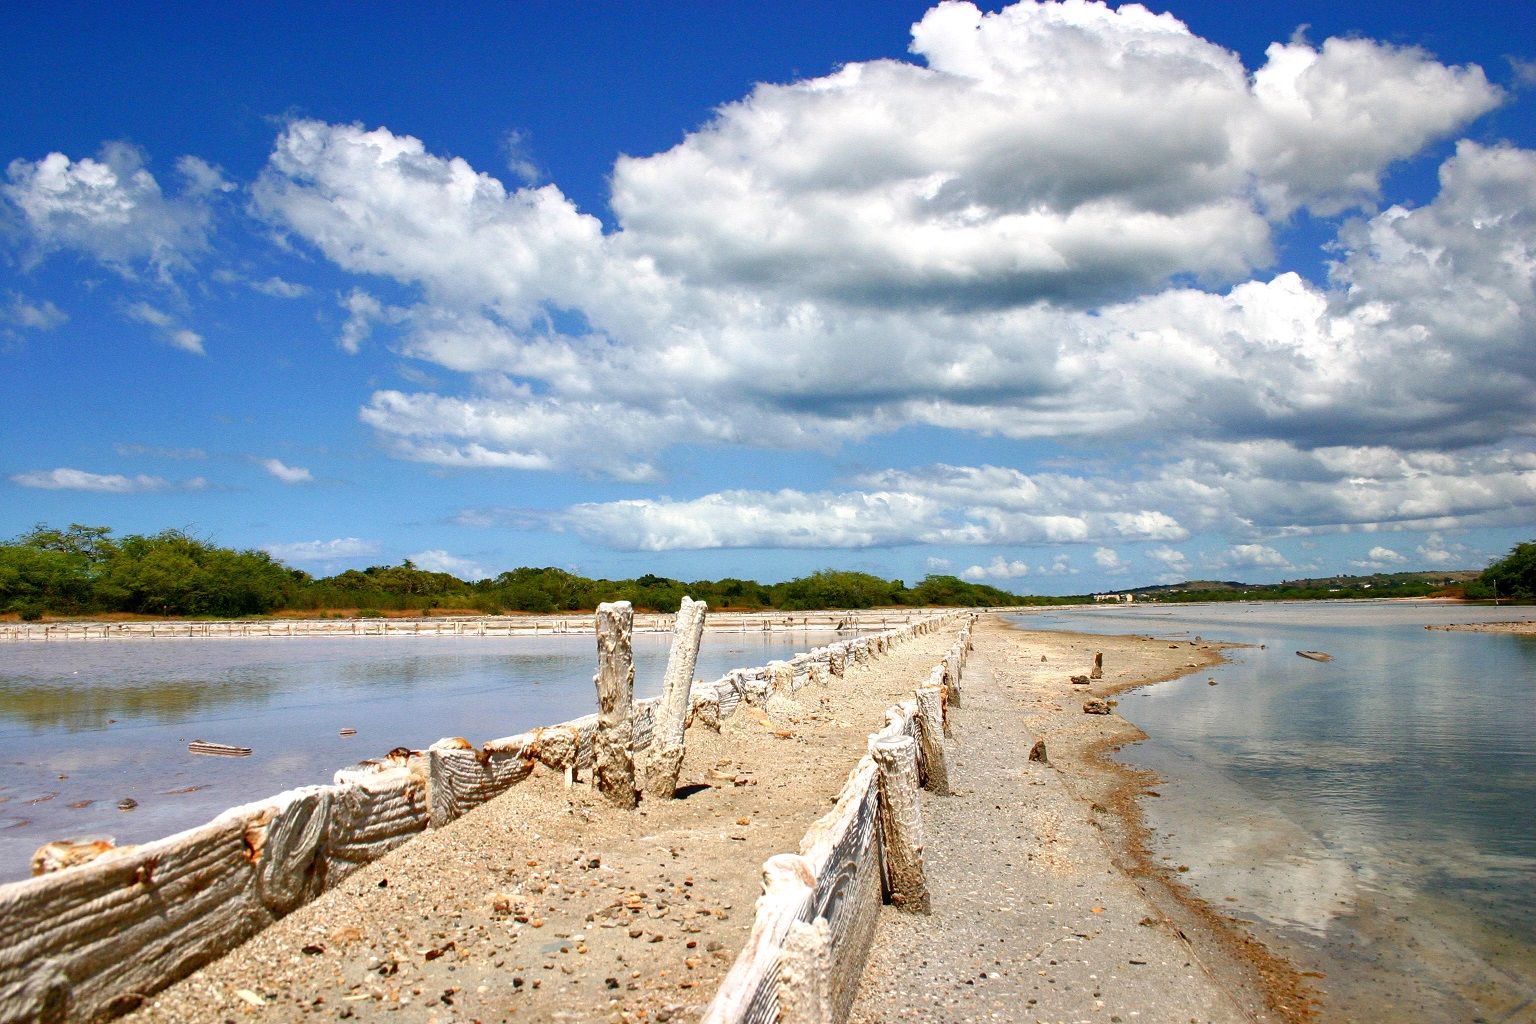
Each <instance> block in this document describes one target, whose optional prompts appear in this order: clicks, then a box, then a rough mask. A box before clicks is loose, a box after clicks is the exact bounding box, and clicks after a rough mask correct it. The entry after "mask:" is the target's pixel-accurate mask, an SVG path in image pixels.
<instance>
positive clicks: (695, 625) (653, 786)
mask: <svg viewBox="0 0 1536 1024" xmlns="http://www.w3.org/2000/svg"><path fill="white" fill-rule="evenodd" d="M708 607H709V606H708V605H706V604H705V603H704V602H703V601H694V600H691V599H690V598H687V597H685V598H683V606H682V607H681V608H680V609H678V612H677V620H676V622H675V623H674V625H673V629H672V653H671V654H670V655H668V656H667V673H666V676H665V677H664V679H665V681H664V683H663V685H662V694H661V705H660V706H659V707H658V708H657V709H656V731H655V734H654V737H653V738H652V740H651V756H650V758H649V761H650V764H649V766H648V770H647V772H646V789H647V791H649V792H650V794H651V795H652V796H656V797H660V798H661V799H663V800H670V799H672V794H673V793H675V792H676V791H677V776H678V773H679V772H680V771H682V768H683V741H684V735H685V732H686V729H687V725H688V707H689V703H690V697H691V696H692V694H693V670H694V667H695V666H696V665H697V664H698V661H699V645H700V644H701V643H702V642H703V640H704V613H705V612H706V611H707V610H708Z"/></svg>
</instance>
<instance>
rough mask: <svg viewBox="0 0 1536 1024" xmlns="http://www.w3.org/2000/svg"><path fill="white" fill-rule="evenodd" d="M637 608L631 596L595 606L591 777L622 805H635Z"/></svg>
mask: <svg viewBox="0 0 1536 1024" xmlns="http://www.w3.org/2000/svg"><path fill="white" fill-rule="evenodd" d="M634 625H635V610H634V608H633V606H631V605H630V603H629V602H628V601H613V602H611V603H609V602H605V603H603V604H600V605H598V606H597V675H595V676H593V677H592V682H594V683H595V684H597V734H596V736H595V737H594V738H593V741H592V752H593V755H594V757H593V760H594V761H595V764H594V766H593V769H592V777H593V780H594V781H595V782H596V783H597V788H598V789H599V790H600V791H601V792H602V794H603V795H604V796H606V797H607V798H608V799H609V800H611V801H613V802H614V803H616V804H618V805H619V806H620V807H633V806H635V795H636V794H635V753H634V723H633V722H632V721H630V705H631V703H632V702H633V700H634V696H635V655H634V649H633V647H632V646H631V639H632V634H633V632H634Z"/></svg>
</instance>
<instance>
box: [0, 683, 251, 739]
mask: <svg viewBox="0 0 1536 1024" xmlns="http://www.w3.org/2000/svg"><path fill="white" fill-rule="evenodd" d="M277 689H278V688H277V687H276V686H274V685H273V684H272V683H271V682H270V681H267V680H263V679H259V678H254V677H245V678H238V679H228V680H222V681H219V682H206V681H201V680H176V681H173V682H156V683H150V684H147V685H142V684H141V685H134V686H112V685H102V684H95V685H90V686H79V685H74V686H72V685H68V684H60V683H28V684H24V685H17V684H15V683H9V684H0V721H9V722H24V723H26V725H27V727H28V728H29V729H31V730H32V731H33V732H43V731H45V730H50V729H64V730H67V731H69V732H81V731H83V730H87V729H103V728H106V726H107V725H108V724H109V720H116V721H118V722H132V721H140V720H146V719H147V720H151V721H154V722H157V723H159V724H161V725H169V724H172V723H175V722H183V721H187V720H188V719H192V718H196V717H198V716H200V715H203V714H206V713H207V712H209V711H211V710H213V709H215V708H223V707H231V706H236V705H241V704H246V705H249V704H261V703H264V702H266V701H267V700H269V699H270V698H271V697H272V695H273V694H274V693H275V692H276V691H277Z"/></svg>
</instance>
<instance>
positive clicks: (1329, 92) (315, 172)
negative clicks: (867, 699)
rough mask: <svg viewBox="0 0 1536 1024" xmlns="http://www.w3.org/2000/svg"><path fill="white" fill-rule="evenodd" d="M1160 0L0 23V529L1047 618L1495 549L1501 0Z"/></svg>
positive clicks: (1530, 390) (546, 8)
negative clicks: (119, 534)
mask: <svg viewBox="0 0 1536 1024" xmlns="http://www.w3.org/2000/svg"><path fill="white" fill-rule="evenodd" d="M1164 10H1165V8H1163V7H1162V6H1157V5H1154V6H1153V8H1152V10H1151V11H1150V12H1148V11H1146V10H1144V9H1140V8H1132V7H1130V6H1126V7H1124V8H1120V9H1116V8H1114V7H1103V6H1098V5H1087V4H1081V3H1070V2H1069V3H1066V4H1035V3H1030V2H1026V3H1021V4H1017V5H1014V6H1011V7H1004V6H1001V5H992V6H983V7H981V8H980V9H977V8H975V7H972V6H971V5H968V4H945V5H941V6H939V7H932V6H931V5H926V4H904V3H888V4H853V3H843V4H838V3H823V4H818V5H798V4H773V3H759V4H752V5H740V6H739V7H734V8H733V7H730V6H724V7H722V6H721V5H708V6H706V5H703V4H651V5H633V4H623V5H621V4H587V5H581V6H580V7H576V6H574V5H571V6H566V5H555V4H526V5H494V6H493V5H483V6H475V5H465V6H463V7H460V8H457V9H456V10H454V11H452V12H437V11H434V10H432V9H430V8H426V9H421V10H417V11H412V12H401V11H398V10H393V9H392V10H388V11H385V10H384V9H383V8H379V9H377V10H376V11H375V12H374V13H372V14H369V13H368V12H366V11H365V12H363V13H361V14H360V13H359V10H358V8H356V7H352V6H348V7H342V6H340V5H314V4H308V5H303V6H302V7H299V6H297V5H270V6H268V7H267V8H265V9H264V10H263V12H262V13H261V14H259V15H244V14H242V15H240V16H233V15H225V14H219V15H213V14H210V13H209V11H208V10H207V9H206V8H204V7H192V6H187V7H183V8H177V7H174V6H171V5H157V6H156V7H155V8H154V9H153V11H152V12H151V11H148V10H146V11H143V12H137V11H125V10H123V9H121V8H120V7H119V6H111V7H109V6H106V5H51V6H48V7H37V6H36V5H31V6H24V5H13V6H12V7H11V8H8V9H7V10H5V11H4V12H0V55H3V58H4V61H5V66H6V67H7V68H8V70H9V75H8V98H9V102H8V103H6V104H5V105H4V106H3V107H0V155H3V157H4V159H5V161H6V162H8V163H9V167H8V169H7V171H6V175H5V178H4V181H3V182H0V425H3V429H4V431H5V436H6V437H7V438H8V439H9V442H10V443H9V444H7V445H6V446H5V454H4V455H3V457H0V477H3V480H0V496H3V502H0V533H3V534H15V533H18V532H21V531H23V530H25V529H27V528H28V527H30V526H31V525H32V524H33V523H36V522H39V521H48V522H52V523H58V524H62V523H65V522H69V521H77V522H86V523H92V524H104V525H111V526H114V527H115V528H117V529H118V530H120V531H146V530H158V529H161V528H164V527H166V526H182V527H190V528H192V529H195V530H197V531H198V532H200V533H203V534H205V535H208V536H211V537H213V538H215V539H217V540H218V541H219V542H221V543H225V544H230V545H235V546H240V547H247V546H249V547H266V548H269V549H271V550H273V551H275V552H276V553H278V554H280V555H281V556H282V557H284V558H285V559H287V560H289V561H290V562H292V563H293V564H295V565H300V566H302V567H304V568H306V569H308V570H310V571H312V572H316V573H322V572H331V571H336V570H338V569H340V568H345V567H348V566H362V565H368V564H378V563H385V562H397V561H398V560H399V559H401V558H404V557H408V556H409V557H415V558H416V559H417V561H418V562H420V563H421V564H426V565H431V566H433V567H441V568H445V569H447V570H449V571H456V572H459V573H460V574H461V575H462V574H470V575H473V574H478V573H493V572H497V571H500V570H503V569H507V568H511V567H514V566H517V565H527V564H535V565H544V564H555V565H563V566H567V567H570V568H573V569H577V570H579V571H582V572H585V573H589V574H594V575H607V576H627V575H636V574H639V573H642V572H647V571H650V572H659V573H663V574H666V575H672V576H678V577H682V578H698V577H703V576H708V577H719V576H724V575H738V576H753V577H757V578H760V579H764V580H774V579H781V578H786V577H788V576H793V575H798V574H801V573H803V572H806V571H809V570H812V569H815V568H819V567H821V566H826V565H832V566H838V567H849V568H859V569H864V570H868V571H873V572H878V573H881V574H883V575H886V576H900V577H902V578H905V579H907V580H909V581H910V580H913V579H916V578H918V577H921V576H922V575H924V574H925V573H928V572H934V571H942V572H952V573H956V574H963V575H966V576H967V577H968V578H972V579H978V580H982V581H985V582H990V583H995V584H997V585H1000V586H1004V587H1007V588H1009V589H1013V590H1017V591H1020V592H1037V593H1064V592H1082V591H1085V590H1091V589H1099V588H1109V587H1121V586H1127V585H1134V584H1140V583H1146V582H1151V581H1155V580H1172V579H1175V578H1182V577H1186V576H1192V577H1218V578H1241V579H1249V580H1264V579H1280V578H1285V577H1292V576H1297V575H1315V574H1320V573H1333V572H1358V571H1366V570H1369V569H1420V568H1422V569H1433V568H1461V567H1476V566H1479V565H1481V564H1483V563H1484V562H1486V560H1487V559H1488V558H1489V557H1490V556H1491V555H1494V554H1497V553H1501V552H1502V551H1503V550H1505V549H1507V548H1508V547H1509V546H1510V545H1511V544H1512V543H1514V542H1515V541H1517V540H1524V539H1528V538H1529V536H1530V533H1531V527H1532V518H1533V516H1532V510H1533V508H1536V446H1533V444H1532V441H1531V433H1532V417H1533V413H1536V408H1533V407H1536V387H1533V384H1536V381H1533V380H1532V377H1533V375H1536V358H1533V357H1532V356H1531V353H1532V352H1536V347H1533V344H1532V343H1533V341H1536V330H1533V315H1536V308H1533V305H1536V299H1533V295H1536V286H1533V273H1536V270H1533V267H1536V154H1533V153H1532V151H1531V150H1532V148H1533V147H1536V131H1533V119H1532V115H1531V102H1532V101H1531V89H1532V88H1533V87H1536V63H1533V62H1536V47H1533V44H1532V43H1531V42H1530V41H1531V40H1533V39H1536V12H1533V10H1532V8H1531V7H1530V5H1528V4H1524V3H1514V2H1510V3H1490V4H1484V5H1478V6H1475V7H1470V8H1468V7H1465V6H1457V7H1454V8H1453V7H1452V6H1451V5H1450V4H1444V3H1422V4H1416V5H1406V6H1404V5H1386V4H1348V3H1329V4H1320V3H1318V4H1309V3H1285V4H1265V3H1257V4H1248V5H1231V4H1217V3H1187V4H1178V5H1175V6H1173V7H1172V8H1169V9H1168V10H1170V11H1171V15H1172V17H1171V18H1169V17H1158V16H1157V15H1161V14H1162V13H1163V12H1164ZM1175 19H1176V20H1175ZM1272 46H1273V48H1272ZM760 83H761V84H760Z"/></svg>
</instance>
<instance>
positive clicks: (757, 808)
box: [128, 629, 955, 1024]
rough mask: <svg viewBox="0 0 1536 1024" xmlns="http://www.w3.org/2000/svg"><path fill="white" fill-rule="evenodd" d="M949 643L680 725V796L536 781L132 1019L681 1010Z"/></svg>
mask: <svg viewBox="0 0 1536 1024" xmlns="http://www.w3.org/2000/svg"><path fill="white" fill-rule="evenodd" d="M954 635H955V631H954V630H953V629H950V630H944V631H940V632H938V633H935V634H931V635H928V636H921V637H917V638H916V639H914V640H912V641H910V642H907V643H903V644H900V645H898V646H897V647H895V649H894V650H893V651H892V652H891V653H889V654H888V655H887V656H885V657H884V658H881V659H880V660H878V661H876V662H874V663H873V664H872V665H871V666H869V667H866V668H853V667H850V669H849V672H848V675H847V676H846V677H845V678H844V679H842V680H836V679H834V680H833V681H832V683H831V685H829V686H828V687H826V688H825V689H820V690H818V689H815V688H807V689H803V690H801V691H799V693H798V694H797V695H796V696H797V700H798V702H799V703H800V704H801V705H802V706H803V707H804V709H805V710H804V712H803V713H797V714H796V715H795V716H794V719H793V720H791V719H788V718H786V719H781V720H778V721H772V722H770V721H769V720H768V719H767V718H766V717H765V716H764V715H763V714H762V713H761V711H760V710H759V709H754V708H743V709H741V710H740V711H738V712H737V714H736V715H735V716H733V717H732V718H731V719H729V720H728V721H727V724H726V726H725V728H724V729H723V730H722V732H721V733H720V734H718V735H717V734H714V733H711V732H709V731H708V730H706V729H704V728H703V727H696V728H693V729H690V730H689V731H688V756H687V760H686V762H685V764H684V772H683V779H684V781H685V782H694V783H698V784H699V785H697V786H695V787H693V788H692V792H690V793H689V794H688V795H687V796H686V798H684V799H673V800H670V801H662V802H656V801H646V802H644V803H642V805H641V808H640V810H638V811H620V810H617V809H615V808H613V807H611V806H609V805H607V804H606V803H604V802H603V801H602V800H601V798H599V797H597V796H596V794H594V793H593V792H592V791H591V788H590V787H589V786H586V785H579V786H577V787H576V788H574V789H573V790H570V791H567V790H566V789H565V788H564V787H563V784H562V780H561V779H559V778H558V777H555V776H552V775H543V776H541V777H536V778H534V779H531V780H529V782H527V783H525V784H523V785H520V786H518V787H517V788H516V789H514V790H513V791H511V792H509V793H507V794H505V795H504V796H502V797H499V798H498V799H496V800H494V801H492V802H490V803H488V804H486V805H484V806H482V807H480V808H478V809H476V810H475V811H472V812H471V813H469V814H468V815H466V816H464V817H463V818H460V819H459V820H458V821H455V822H454V823H453V824H451V825H449V826H447V827H446V828H443V829H439V830H436V831H433V832H429V833H427V834H425V835H423V836H421V837H419V838H417V839H415V840H413V841H411V842H410V843H408V844H406V845H405V846H404V847H402V848H400V849H399V850H396V851H394V852H393V853H391V854H390V855H388V856H386V857H384V858H382V859H381V860H379V861H376V862H375V863H373V864H371V865H369V866H368V867H366V868H364V869H363V870H361V871H359V872H358V873H357V874H355V875H353V876H352V877H351V878H349V879H347V881H345V882H344V883H342V884H341V885H340V886H338V887H337V888H336V889H334V890H332V891H331V892H329V893H327V894H326V895H324V896H322V897H321V898H320V899H318V900H316V901H315V902H314V903H311V904H309V905H308V906H306V907H303V908H301V909H299V910H298V911H296V912H295V913H293V914H292V915H290V916H289V917H287V918H285V919H284V920H283V921H281V922H279V923H278V924H276V925H275V926H273V927H272V928H270V929H268V930H267V931H265V932H263V933H262V934H261V935H258V936H257V937H256V938H254V939H253V940H251V941H250V942H249V943H247V944H245V945H244V946H242V947H241V948H240V949H238V950H236V951H235V952H233V953H231V954H230V955H229V956H227V957H225V958H224V959H222V960H220V961H218V962H216V963H213V964H210V965H209V966H207V967H205V968H203V969H202V970H200V971H198V972H197V973H195V974H193V975H192V976H190V977H189V978H187V979H185V980H184V981H182V982H181V983H180V984H178V985H176V986H173V987H172V988H170V989H168V990H166V991H165V992H163V993H161V994H160V995H158V996H156V997H154V998H153V999H152V1000H150V1002H149V1003H148V1004H147V1005H146V1006H144V1007H143V1008H142V1009H140V1010H139V1011H138V1012H137V1013H136V1014H135V1015H133V1016H132V1017H130V1018H128V1020H130V1021H133V1022H134V1024H148V1022H156V1024H159V1022H176V1024H184V1022H201V1021H207V1022H223V1021H229V1020H235V1021H246V1020H250V1021H256V1020H262V1021H300V1020H335V1019H341V1020H353V1021H391V1022H401V1024H404V1022H415V1021H419V1022H423V1024H431V1022H434V1021H442V1022H445V1024H446V1022H448V1021H460V1022H469V1021H481V1022H483V1024H489V1022H491V1021H512V1020H568V1021H588V1020H602V1021H638V1020H646V1021H657V1022H663V1024H664V1022H666V1021H668V1020H678V1021H681V1020H684V1019H692V1017H693V1016H694V1015H695V1014H696V1013H697V1012H698V1011H699V1010H701V1009H702V1007H703V1005H704V1004H705V1003H707V1002H708V1000H709V999H710V998H711V997H712V996H713V994H714V991H715V988H716V986H717V985H718V983H719V981H720V979H721V978H722V977H723V975H724V973H725V970H726V969H727V968H728V967H729V965H730V962H731V960H732V959H733V958H734V957H735V955H736V952H737V951H738V950H739V949H740V948H741V946H742V945H743V943H744V941H745V939H746V936H747V933H748V930H749V929H750V927H751V924H752V917H753V904H754V901H755V900H756V898H757V896H758V895H759V893H760V892H761V874H760V869H761V865H762V862H763V861H764V860H765V859H766V858H767V857H769V856H771V855H772V854H775V853H782V852H786V851H794V850H797V849H798V848H799V843H800V839H801V837H802V836H803V835H804V833H805V830H806V828H807V827H808V826H809V825H810V824H811V822H812V821H814V820H815V819H816V818H818V817H820V816H821V815H822V814H825V813H826V811H827V810H828V809H830V807H831V805H832V802H833V798H834V797H835V796H836V794H837V792H838V790H839V789H840V788H841V786H842V784H843V781H844V780H845V778H846V777H847V774H848V772H849V771H850V770H851V769H852V768H853V767H854V765H855V764H856V763H857V761H858V759H859V758H860V757H861V756H862V755H863V753H864V750H865V746H866V742H867V737H868V734H869V733H870V732H872V731H874V730H876V729H878V728H879V727H880V726H882V725H883V724H884V713H885V709H886V707H888V706H889V705H890V704H892V703H894V702H895V701H897V700H901V699H904V698H906V697H908V696H910V695H911V692H912V688H913V687H914V686H915V685H916V684H917V683H919V682H921V681H922V680H924V679H925V678H926V677H927V675H928V671H929V669H931V668H932V666H933V665H934V664H935V663H937V662H938V661H939V660H940V659H941V658H942V657H943V655H944V653H945V652H946V651H947V650H948V649H949V647H950V645H951V644H952V643H953V642H954ZM705 642H706V643H708V640H707V639H706V641H705ZM712 771H714V772H716V773H717V775H719V774H723V775H726V776H735V777H738V780H739V781H743V782H745V781H747V780H750V784H744V785H736V784H735V783H734V781H733V780H731V779H730V778H727V779H723V780H722V779H720V778H718V777H717V775H716V776H712V775H711V774H710V773H711V772H712ZM705 783H709V784H707V785H706V784H705ZM242 991H243V992H244V993H245V994H244V995H242V994H241V992H242Z"/></svg>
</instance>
